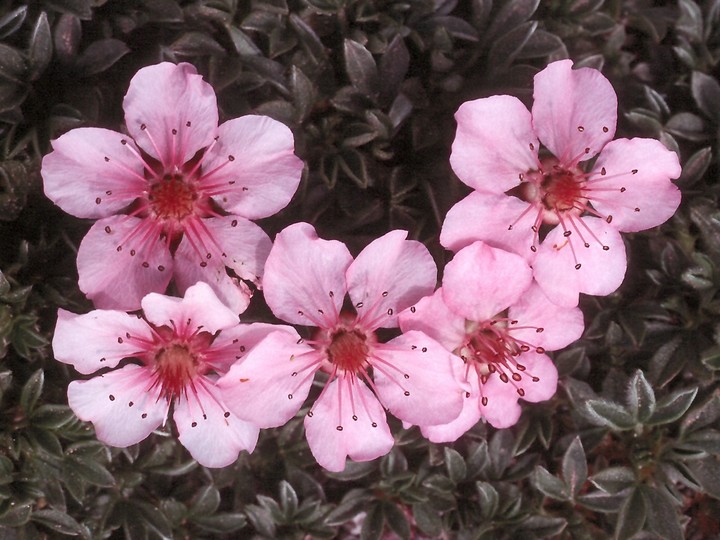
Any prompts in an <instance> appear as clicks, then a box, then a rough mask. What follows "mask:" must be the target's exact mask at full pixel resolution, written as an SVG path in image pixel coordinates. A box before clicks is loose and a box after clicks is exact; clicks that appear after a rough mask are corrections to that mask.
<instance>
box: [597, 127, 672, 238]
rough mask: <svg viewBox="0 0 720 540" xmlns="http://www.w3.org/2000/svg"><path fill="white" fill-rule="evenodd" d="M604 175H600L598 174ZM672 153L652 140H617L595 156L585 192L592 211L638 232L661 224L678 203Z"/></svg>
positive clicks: (624, 227)
mask: <svg viewBox="0 0 720 540" xmlns="http://www.w3.org/2000/svg"><path fill="white" fill-rule="evenodd" d="M603 172H604V173H605V174H602V173H603ZM680 172H681V169H680V163H679V162H678V157H677V154H676V153H675V152H672V151H670V150H668V149H667V148H666V147H665V146H664V145H663V144H662V143H661V142H660V141H656V140H655V139H629V140H628V139H617V140H615V141H612V142H610V143H608V144H607V146H605V148H604V149H603V151H602V153H601V154H600V156H599V157H598V160H597V162H596V163H595V166H594V167H593V174H592V175H591V177H590V180H589V182H588V186H587V188H588V189H586V190H585V191H588V192H589V195H588V197H589V199H590V202H591V203H592V205H593V206H594V207H595V209H596V210H598V211H599V212H601V213H602V214H604V215H606V216H612V225H613V226H614V227H616V228H617V229H619V230H621V231H629V232H630V231H632V232H634V231H642V230H644V229H649V228H650V227H655V226H656V225H660V224H661V223H664V222H665V221H667V220H668V219H670V217H671V216H672V215H673V214H674V213H675V210H677V208H678V206H679V205H680V190H679V189H678V188H677V186H676V185H675V184H673V183H672V182H671V181H670V179H672V178H677V177H678V176H680Z"/></svg>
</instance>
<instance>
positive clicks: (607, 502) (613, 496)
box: [575, 491, 627, 514]
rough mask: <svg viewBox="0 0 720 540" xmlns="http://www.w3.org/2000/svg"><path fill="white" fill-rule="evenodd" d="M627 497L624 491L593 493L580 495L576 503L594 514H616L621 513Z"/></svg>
mask: <svg viewBox="0 0 720 540" xmlns="http://www.w3.org/2000/svg"><path fill="white" fill-rule="evenodd" d="M626 495H627V493H626V492H624V491H621V492H619V493H605V492H603V491H593V492H592V493H586V494H583V495H579V496H578V497H577V498H576V499H575V501H576V502H577V503H578V504H581V505H582V506H584V507H585V508H588V509H589V510H592V511H593V512H600V513H603V514H616V513H617V512H619V511H620V506H621V505H622V504H623V503H624V502H625V500H626V498H627V497H626Z"/></svg>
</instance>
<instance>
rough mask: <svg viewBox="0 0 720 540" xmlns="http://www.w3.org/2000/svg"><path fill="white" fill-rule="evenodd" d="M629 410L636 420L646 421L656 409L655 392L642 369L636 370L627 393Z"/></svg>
mask: <svg viewBox="0 0 720 540" xmlns="http://www.w3.org/2000/svg"><path fill="white" fill-rule="evenodd" d="M626 401H627V404H628V410H629V412H630V414H631V415H632V416H633V418H634V419H635V421H636V422H639V423H644V422H645V421H646V420H647V419H648V418H650V416H651V415H652V413H653V412H654V411H655V392H654V391H653V389H652V386H650V383H649V382H648V381H647V379H646V378H645V374H644V373H643V372H642V371H641V370H639V369H638V370H637V371H635V373H634V374H633V376H632V378H631V379H630V384H629V386H628V389H627V393H626Z"/></svg>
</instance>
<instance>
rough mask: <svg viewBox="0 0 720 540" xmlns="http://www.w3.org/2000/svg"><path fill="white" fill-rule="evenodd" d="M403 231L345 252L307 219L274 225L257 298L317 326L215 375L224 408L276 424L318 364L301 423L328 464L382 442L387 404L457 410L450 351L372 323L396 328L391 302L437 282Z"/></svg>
mask: <svg viewBox="0 0 720 540" xmlns="http://www.w3.org/2000/svg"><path fill="white" fill-rule="evenodd" d="M406 237H407V232H405V231H399V230H396V231H391V232H389V233H388V234H386V235H385V236H382V237H381V238H378V239H377V240H374V241H373V242H371V243H370V244H369V245H368V246H367V247H366V248H365V249H364V250H363V251H362V252H361V253H360V254H359V255H358V256H357V258H356V259H355V260H353V258H352V256H351V255H350V252H349V251H348V249H347V247H346V246H345V245H344V244H343V243H341V242H337V241H329V240H322V239H320V238H318V236H317V234H316V233H315V229H314V228H313V227H312V226H311V225H309V224H307V223H297V224H295V225H291V226H290V227H288V228H286V229H285V230H284V231H282V232H281V233H280V234H278V235H277V238H276V239H275V243H274V245H273V248H272V250H271V252H270V255H269V257H268V259H267V263H266V267H265V276H264V289H263V291H264V295H265V299H266V301H267V304H268V306H270V308H271V309H272V311H273V313H274V314H275V315H276V316H277V317H279V318H280V319H283V320H285V321H288V322H290V323H293V324H296V325H303V326H310V327H315V328H316V330H315V333H314V335H313V336H312V337H311V339H303V338H301V337H300V336H299V334H298V333H297V332H295V331H292V332H288V331H278V332H274V333H272V334H270V335H269V336H268V337H267V338H265V339H264V340H263V341H262V342H261V343H259V344H258V345H257V346H256V347H255V348H254V349H253V350H252V351H250V352H249V353H248V355H247V356H246V357H245V358H243V359H242V360H241V361H239V362H237V363H236V364H235V365H234V366H233V367H232V368H231V369H230V371H228V373H227V375H225V376H224V377H222V378H221V379H220V380H219V381H218V386H219V387H220V388H221V389H222V392H223V399H224V400H225V403H227V405H228V407H230V410H231V411H233V412H234V413H236V414H237V415H238V416H240V417H241V418H244V419H246V420H248V421H251V422H253V423H255V424H257V425H259V426H260V427H274V426H280V425H282V424H284V423H285V422H287V421H288V420H289V419H290V418H292V417H293V416H294V415H295V414H296V413H297V412H298V411H299V410H300V408H301V407H302V405H303V402H304V401H305V398H306V397H307V396H308V394H309V391H310V387H311V385H312V383H313V380H314V379H315V375H316V373H317V372H318V371H323V372H324V373H325V374H326V378H325V381H324V385H323V389H322V391H321V393H320V395H319V396H318V397H317V398H316V399H315V401H314V403H313V404H312V406H311V407H310V410H309V412H308V413H307V415H306V416H305V430H306V434H307V440H308V443H309V445H310V450H311V451H312V453H313V455H314V456H315V458H316V459H317V461H318V463H319V464H320V465H322V466H323V467H325V468H326V469H329V470H331V471H341V470H343V469H344V468H345V459H346V456H349V457H350V458H351V459H353V460H356V461H367V460H371V459H375V458H376V457H379V456H382V455H384V454H386V453H387V452H389V451H390V449H391V448H392V445H393V442H394V440H393V436H392V434H391V433H390V429H389V427H388V424H387V420H386V416H385V408H387V409H389V410H390V412H392V413H393V414H394V415H395V416H397V417H398V418H400V419H402V420H404V421H406V422H410V423H412V424H419V425H427V424H439V423H442V422H448V421H450V420H452V419H453V418H455V417H456V416H457V415H458V414H459V413H460V410H461V408H462V393H461V392H460V390H459V389H458V387H457V384H456V382H455V380H454V374H453V363H458V364H459V360H458V359H457V358H456V357H454V356H453V355H452V354H450V353H449V352H448V351H446V350H445V349H444V348H443V347H442V346H441V345H440V344H439V343H437V342H436V341H435V340H433V339H431V338H429V337H428V336H426V335H425V334H423V333H422V332H407V333H405V334H403V335H401V336H399V337H396V338H394V339H392V340H390V341H388V342H387V343H382V342H380V341H379V340H378V338H377V336H376V334H375V330H377V329H379V328H395V327H397V313H399V312H400V311H402V310H403V309H405V308H407V307H409V306H410V305H412V304H413V303H415V302H417V301H418V300H419V299H420V298H422V297H423V296H425V295H427V294H430V293H431V292H432V291H433V289H434V287H435V282H436V272H437V270H436V267H435V263H434V261H433V259H432V257H431V255H430V253H429V252H428V251H427V249H426V248H425V246H423V245H422V244H421V243H420V242H416V241H411V240H406ZM346 294H347V295H349V299H350V302H348V303H347V304H346V299H345V296H346Z"/></svg>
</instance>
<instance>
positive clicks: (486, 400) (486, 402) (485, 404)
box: [482, 396, 488, 407]
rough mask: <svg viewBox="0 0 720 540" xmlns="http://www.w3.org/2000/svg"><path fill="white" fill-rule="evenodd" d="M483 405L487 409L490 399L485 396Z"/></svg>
mask: <svg viewBox="0 0 720 540" xmlns="http://www.w3.org/2000/svg"><path fill="white" fill-rule="evenodd" d="M482 404H483V405H484V406H485V407H487V404H488V398H487V397H485V396H483V398H482Z"/></svg>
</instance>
